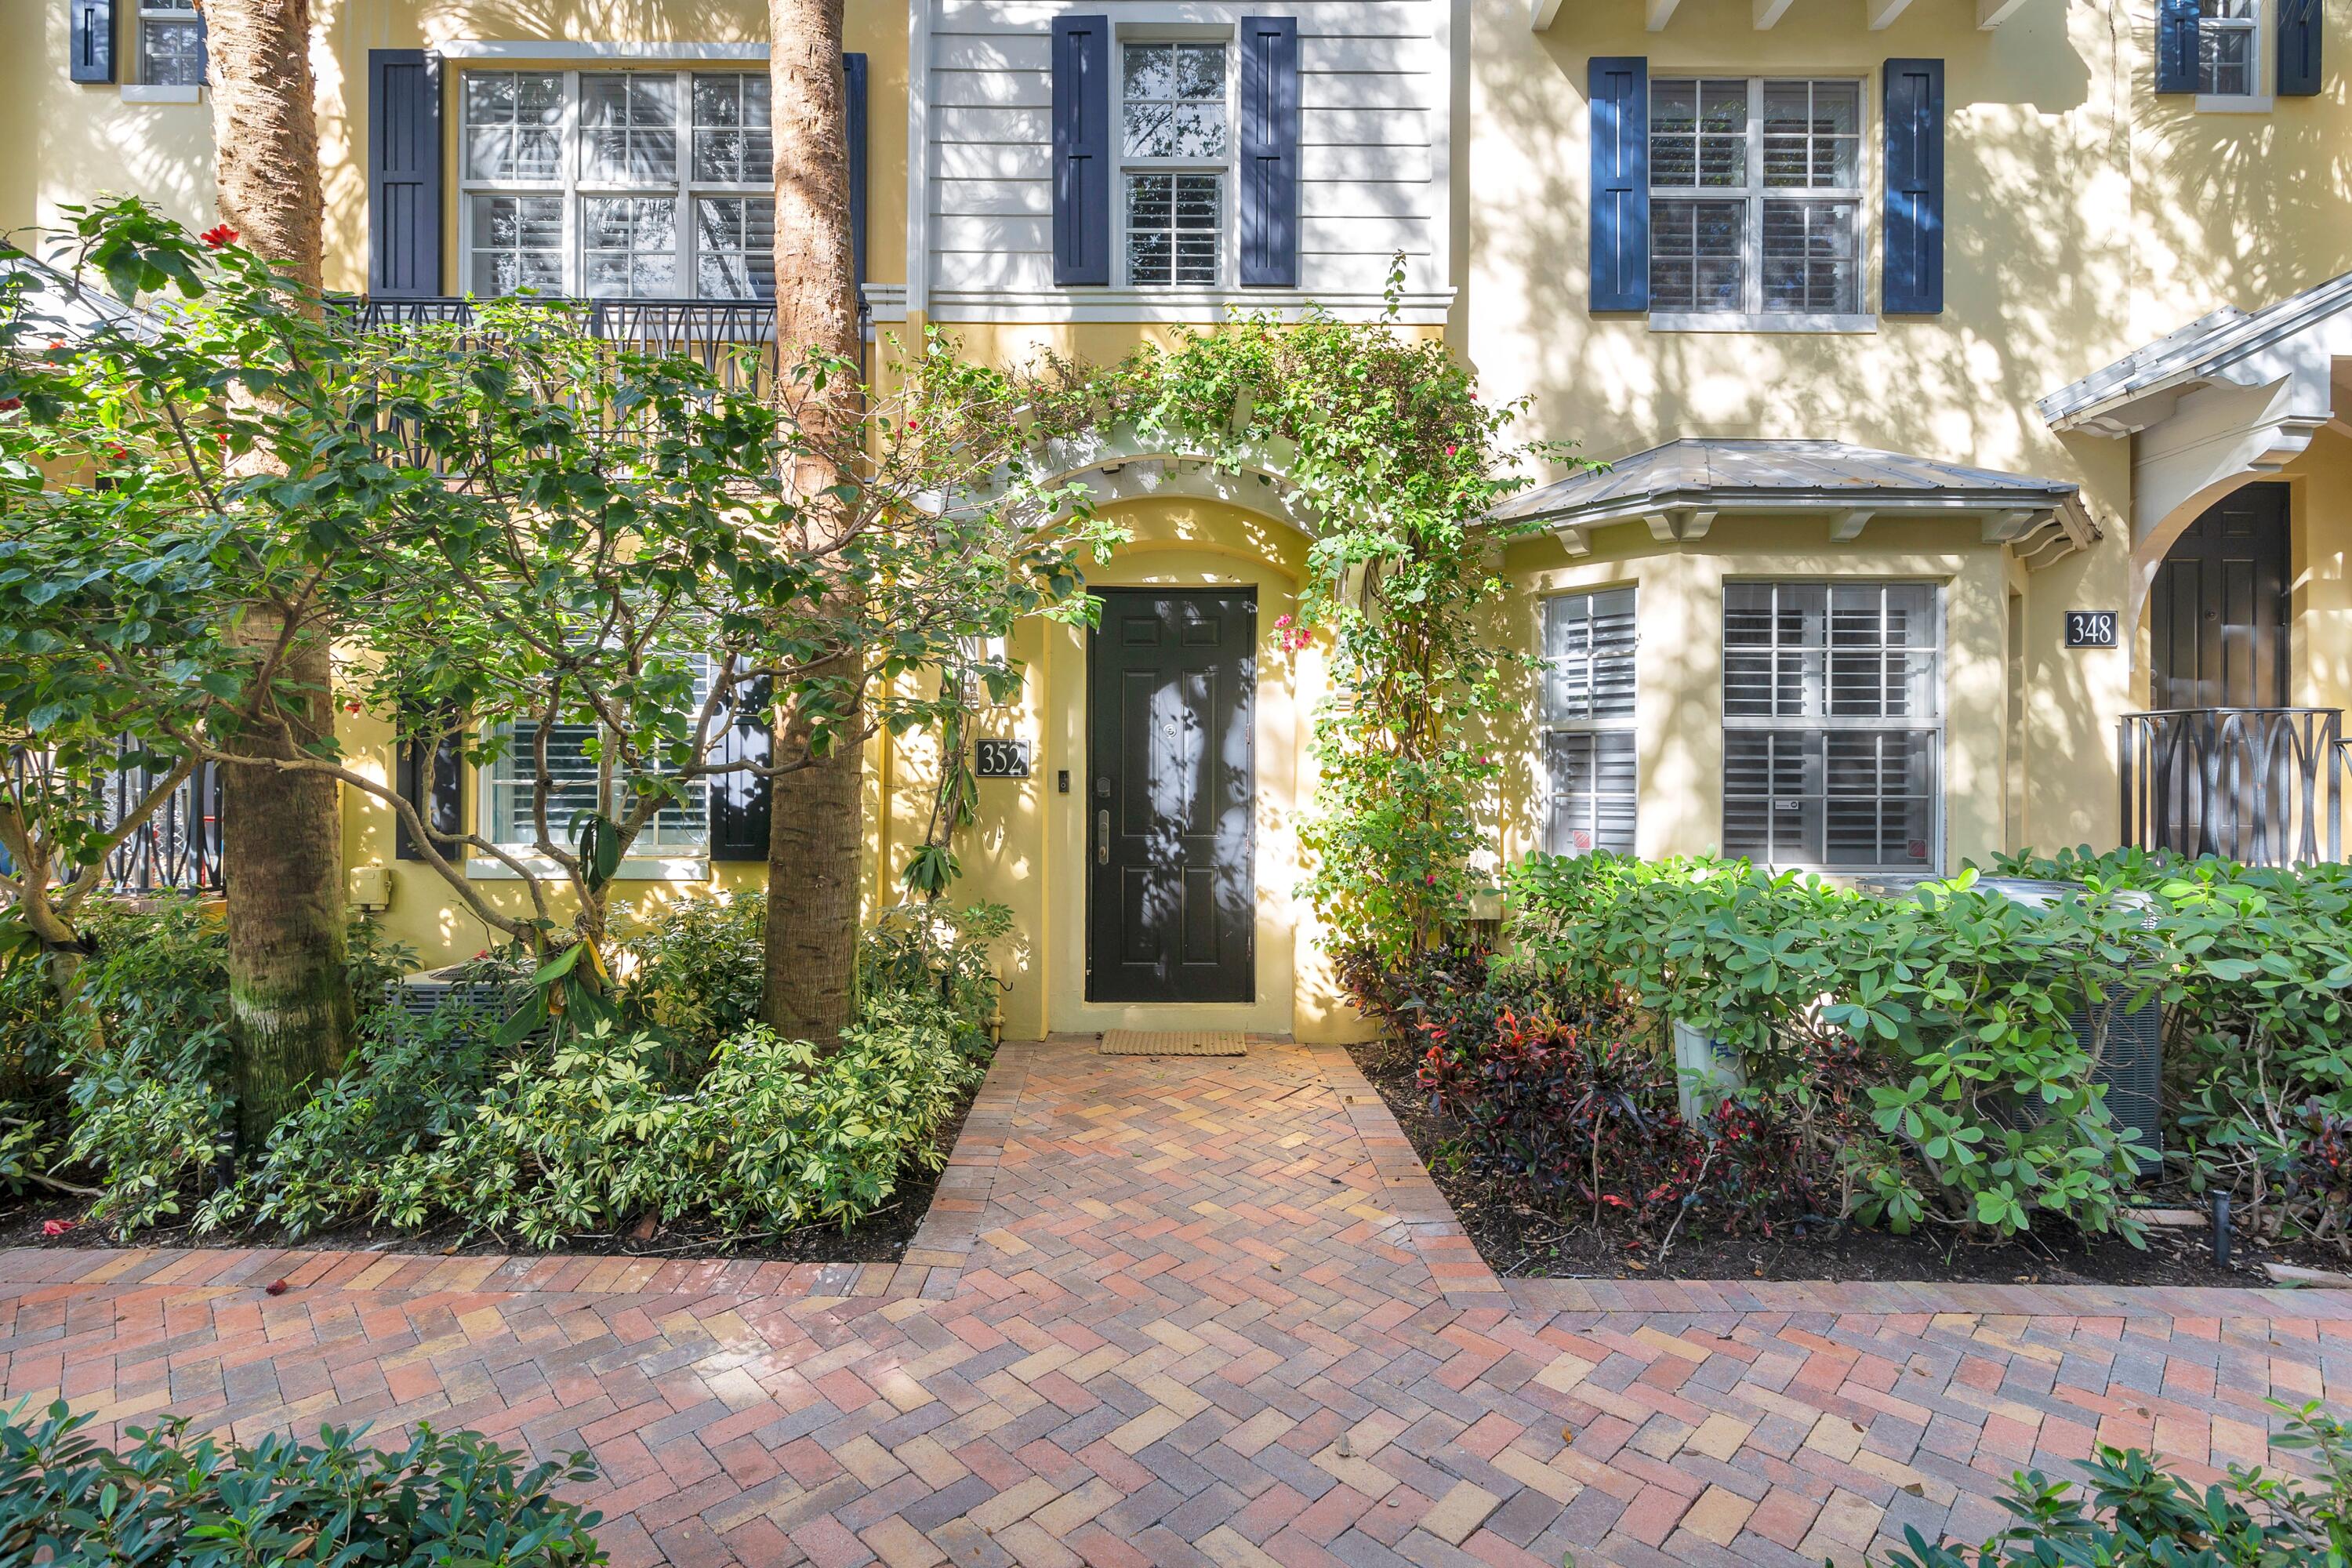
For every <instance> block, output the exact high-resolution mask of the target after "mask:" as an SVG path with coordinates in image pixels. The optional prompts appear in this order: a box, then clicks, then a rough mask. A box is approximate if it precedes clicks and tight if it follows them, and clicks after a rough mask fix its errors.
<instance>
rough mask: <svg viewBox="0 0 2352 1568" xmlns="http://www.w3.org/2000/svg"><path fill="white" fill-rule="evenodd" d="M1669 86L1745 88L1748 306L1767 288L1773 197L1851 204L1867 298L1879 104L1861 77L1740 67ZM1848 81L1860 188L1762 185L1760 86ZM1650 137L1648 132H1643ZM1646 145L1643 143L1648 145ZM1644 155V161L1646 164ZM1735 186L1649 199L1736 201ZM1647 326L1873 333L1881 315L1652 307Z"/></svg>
mask: <svg viewBox="0 0 2352 1568" xmlns="http://www.w3.org/2000/svg"><path fill="white" fill-rule="evenodd" d="M1662 79H1665V80H1670V81H1702V80H1714V81H1730V80H1739V81H1745V82H1746V83H1747V84H1748V126H1747V131H1746V140H1747V144H1748V148H1747V159H1748V170H1749V172H1750V173H1749V179H1750V183H1749V184H1745V185H1741V186H1738V187H1736V191H1737V196H1738V200H1739V201H1740V202H1742V203H1743V204H1744V205H1746V208H1747V219H1746V229H1745V232H1744V233H1743V235H1742V236H1741V238H1740V253H1741V260H1742V271H1743V274H1744V279H1743V280H1744V282H1745V285H1746V287H1747V290H1748V301H1749V303H1750V305H1751V306H1753V305H1755V304H1756V303H1757V302H1758V301H1760V300H1761V299H1762V297H1763V289H1764V239H1763V233H1762V223H1763V212H1764V205H1763V204H1764V201H1765V199H1768V198H1771V197H1773V195H1774V192H1775V190H1779V197H1778V199H1781V200H1793V201H1822V202H1829V201H1849V200H1850V201H1852V202H1853V204H1854V217H1853V230H1854V235H1853V268H1854V297H1855V300H1856V301H1857V302H1860V301H1862V300H1867V299H1869V297H1870V294H1871V279H1872V272H1871V261H1872V256H1873V251H1872V247H1871V240H1872V237H1873V228H1872V225H1871V221H1870V215H1871V212H1872V207H1871V197H1870V187H1871V180H1872V178H1873V176H1874V166H1873V163H1872V160H1871V156H1870V148H1871V143H1872V142H1873V141H1874V139H1875V137H1874V132H1875V130H1876V121H1875V118H1874V116H1875V114H1876V104H1875V100H1874V98H1873V97H1872V95H1871V90H1870V79H1869V78H1868V77H1866V76H1860V75H1853V74H1850V73H1847V72H1843V71H1788V72H1782V73H1779V74H1768V75H1750V74H1748V72H1747V71H1744V70H1727V71H1720V72H1714V71H1703V70H1688V71H1685V70H1676V71H1673V72H1670V73H1662ZM1768 80H1769V81H1851V82H1853V83H1854V85H1855V89H1856V101H1857V103H1858V105H1859V109H1860V112H1859V113H1858V115H1857V116H1856V118H1855V141H1854V174H1855V176H1856V181H1857V183H1856V184H1854V186H1853V188H1852V189H1850V190H1848V189H1844V188H1817V187H1813V186H1804V187H1790V188H1788V189H1780V188H1779V187H1768V186H1766V185H1764V184H1763V183H1762V182H1763V178H1764V83H1765V82H1766V81H1768ZM1642 132H1643V136H1644V137H1645V138H1646V137H1647V136H1648V135H1649V127H1648V126H1646V125H1644V126H1643V128H1642ZM1645 147H1646V142H1645ZM1644 163H1645V166H1646V163H1647V158H1646V154H1645V157H1644ZM1734 192H1735V187H1732V186H1728V185H1692V186H1680V185H1667V186H1664V187H1660V186H1658V185H1655V184H1653V185H1651V186H1650V187H1649V193H1648V195H1649V198H1650V200H1652V201H1653V202H1654V201H1656V200H1657V199H1658V198H1659V197H1661V196H1663V197H1664V198H1665V199H1666V200H1668V201H1690V200H1696V201H1709V200H1712V201H1727V200H1731V199H1733V195H1734ZM1649 326H1650V330H1651V331H1656V332H1874V331H1877V330H1878V317H1877V315H1876V314H1875V313H1874V312H1872V311H1868V310H1862V311H1856V312H1854V313H1853V314H1847V313H1845V312H1843V311H1837V312H1822V313H1810V312H1809V313H1790V312H1785V311H1772V310H1761V309H1749V310H1652V311H1651V312H1650V313H1649Z"/></svg>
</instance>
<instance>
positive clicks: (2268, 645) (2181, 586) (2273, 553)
mask: <svg viewBox="0 0 2352 1568" xmlns="http://www.w3.org/2000/svg"><path fill="white" fill-rule="evenodd" d="M2286 498H2287V488H2286V486H2284V485H2277V484H2261V485H2248V486H2246V487H2244V488H2243V489H2237V490H2232V491H2231V492H2230V494H2228V495H2226V496H2224V497H2222V498H2221V500H2218V501H2216V502H2214V503H2213V506H2212V508H2211V509H2210V510H2208V511H2207V512H2206V513H2205V515H2204V516H2202V517H2200V518H2199V519H2198V520H2197V521H2195V522H2192V523H2190V524H2189V531H2188V532H2186V533H2184V534H2182V535H2181V536H2180V537H2179V540H2177V541H2176V542H2174V543H2173V546H2172V548H2171V549H2170V550H2168V551H2167V552H2165V556H2164V562H2163V564H2161V565H2159V566H2158V568H2157V569H2156V592H2155V597H2154V600H2153V602H2152V604H2151V605H2150V606H2149V614H2148V630H2149V633H2150V636H2151V639H2152V644H2153V646H2152V648H2151V658H2150V675H2151V677H2152V679H2151V681H2150V690H2149V693H2148V695H2149V697H2150V698H2151V699H2152V701H2151V703H2150V706H2151V707H2154V708H2157V709H2158V710H2163V709H2168V708H2284V707H2287V706H2288V705H2289V703H2288V698H2287V692H2288V690H2289V689H2290V682H2289V681H2288V679H2287V586H2288V583H2289V581H2290V579H2289V575H2288V574H2289V566H2288V554H2287V510H2286Z"/></svg>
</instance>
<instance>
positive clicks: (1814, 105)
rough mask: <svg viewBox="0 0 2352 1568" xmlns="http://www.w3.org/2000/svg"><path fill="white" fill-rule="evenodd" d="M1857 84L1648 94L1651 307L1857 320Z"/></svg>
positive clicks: (1698, 83)
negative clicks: (1837, 317) (1849, 317)
mask: <svg viewBox="0 0 2352 1568" xmlns="http://www.w3.org/2000/svg"><path fill="white" fill-rule="evenodd" d="M1862 208H1863V192H1862V84H1861V83H1860V82H1857V81H1807V80H1796V79H1764V78H1755V79H1748V78H1738V77H1724V78H1717V77H1708V78H1665V79H1660V80H1658V81H1655V82H1654V83H1652V84H1651V88H1650V309H1651V310H1654V311H1659V312H1663V313H1667V314H1689V315H1739V316H1752V317H1759V318H1772V317H1783V318H1785V317H1799V318H1804V317H1834V316H1853V315H1858V314H1860V313H1861V312H1862V270H1863V267H1862V259H1863V258H1862Z"/></svg>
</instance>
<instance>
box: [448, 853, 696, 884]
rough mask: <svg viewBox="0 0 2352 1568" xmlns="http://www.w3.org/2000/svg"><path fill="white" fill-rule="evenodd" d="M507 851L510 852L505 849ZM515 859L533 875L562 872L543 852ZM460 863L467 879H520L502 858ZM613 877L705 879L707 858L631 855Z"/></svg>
mask: <svg viewBox="0 0 2352 1568" xmlns="http://www.w3.org/2000/svg"><path fill="white" fill-rule="evenodd" d="M499 847H500V848H502V849H503V848H505V847H506V846H504V845H500V846H499ZM513 853H514V852H513V851H511V850H509V854H513ZM515 859H516V860H517V861H519V862H520V864H521V866H522V868H523V872H528V873H530V875H531V876H534V877H546V878H561V877H562V876H563V874H564V872H563V868H562V867H561V866H559V865H557V864H556V863H555V862H554V861H552V860H551V859H549V858H547V857H546V856H544V855H539V854H529V855H524V854H516V855H515ZM463 864H464V866H465V868H466V879H467V881H469V882H519V881H520V880H522V875H523V872H519V871H517V870H516V869H515V868H513V867H511V866H509V865H508V864H507V863H506V862H505V861H503V860H497V859H493V858H490V857H489V856H488V855H481V854H474V855H468V856H467V857H466V858H465V861H464V862H463ZM613 880H614V881H616V882H707V881H709V880H710V862H709V859H708V858H700V859H698V858H693V857H691V856H675V855H671V856H662V855H632V856H630V857H629V858H627V859H625V860H623V861H622V862H621V863H620V864H619V865H618V866H616V867H614V868H613Z"/></svg>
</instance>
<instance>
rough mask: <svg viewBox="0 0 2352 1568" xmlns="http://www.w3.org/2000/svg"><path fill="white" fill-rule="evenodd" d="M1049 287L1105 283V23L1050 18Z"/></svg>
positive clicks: (1107, 94)
mask: <svg viewBox="0 0 2352 1568" xmlns="http://www.w3.org/2000/svg"><path fill="white" fill-rule="evenodd" d="M1054 281H1055V282H1056V283H1059V284H1072V283H1108V282H1109V281H1110V18H1109V17H1108V16H1056V17H1055V18H1054Z"/></svg>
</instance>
